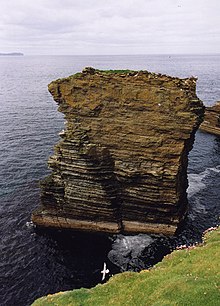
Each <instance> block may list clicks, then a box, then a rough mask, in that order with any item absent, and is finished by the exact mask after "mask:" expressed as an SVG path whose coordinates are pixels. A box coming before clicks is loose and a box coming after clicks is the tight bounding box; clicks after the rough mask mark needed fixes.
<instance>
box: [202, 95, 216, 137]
mask: <svg viewBox="0 0 220 306" xmlns="http://www.w3.org/2000/svg"><path fill="white" fill-rule="evenodd" d="M200 130H202V131H204V132H207V133H211V134H214V135H217V136H220V101H219V102H216V104H215V105H213V106H211V107H206V109H205V118H204V121H203V123H202V124H201V125H200Z"/></svg>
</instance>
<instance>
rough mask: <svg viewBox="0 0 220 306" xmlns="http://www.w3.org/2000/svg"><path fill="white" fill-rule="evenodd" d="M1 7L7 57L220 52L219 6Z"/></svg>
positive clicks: (58, 0)
mask: <svg viewBox="0 0 220 306" xmlns="http://www.w3.org/2000/svg"><path fill="white" fill-rule="evenodd" d="M1 2H3V3H1ZM0 5H1V11H0V45H1V48H2V50H0V51H1V52H3V51H5V52H7V51H14V50H15V49H16V50H18V49H19V51H22V50H23V51H24V52H28V53H32V54H51V53H52V54H54V53H55V54H77V53H78V54H102V53H103V54H106V53H108V54H111V53H113V54H117V53H118V54H122V53H126V54H128V53H130V52H131V51H132V53H184V52H187V53H190V52H198V53H201V52H216V53H217V52H220V19H219V16H218V12H219V10H220V1H219V0H194V1H191V0H120V1H118V0H108V1H103V0H84V1H78V0H63V1H62V0H35V1H31V0H0Z"/></svg>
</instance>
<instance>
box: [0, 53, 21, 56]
mask: <svg viewBox="0 0 220 306" xmlns="http://www.w3.org/2000/svg"><path fill="white" fill-rule="evenodd" d="M0 56H24V54H23V53H21V52H11V53H0Z"/></svg>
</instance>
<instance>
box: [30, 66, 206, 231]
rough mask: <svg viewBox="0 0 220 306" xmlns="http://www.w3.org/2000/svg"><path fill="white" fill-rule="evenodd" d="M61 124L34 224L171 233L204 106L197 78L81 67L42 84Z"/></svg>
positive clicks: (183, 206) (180, 213)
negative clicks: (63, 124)
mask: <svg viewBox="0 0 220 306" xmlns="http://www.w3.org/2000/svg"><path fill="white" fill-rule="evenodd" d="M49 91H50V93H51V94H52V96H53V98H54V100H55V101H56V102H57V103H58V105H59V111H60V112H62V113H64V115H65V119H66V127H65V130H64V131H63V132H62V133H61V134H60V136H61V140H60V142H59V143H58V144H57V145H56V146H55V153H54V155H53V156H51V157H50V158H49V162H48V164H49V168H50V169H51V170H52V173H51V175H50V176H49V177H47V178H46V179H45V180H44V181H42V182H41V188H42V195H41V204H42V205H41V207H39V209H38V210H37V211H35V212H34V213H33V215H32V220H33V222H34V223H35V224H36V225H38V226H43V227H55V228H70V229H74V230H80V231H81V230H82V231H94V232H105V233H119V232H122V233H156V234H165V235H173V234H174V233H175V231H176V229H177V226H178V224H179V223H180V221H181V220H182V219H183V218H184V216H185V213H186V211H187V206H188V205H187V193H186V189H187V187H188V181H187V164H188V153H189V151H190V150H191V149H192V146H193V142H194V135H195V132H196V130H197V129H198V127H199V124H200V123H201V122H202V120H203V115H204V106H203V104H202V102H201V101H200V100H199V99H198V97H197V96H196V79H195V78H193V77H191V78H186V79H179V78H175V77H170V76H166V75H161V74H155V73H150V72H148V71H130V70H123V71H119V70H116V71H113V70H109V71H100V70H96V69H94V68H91V67H87V68H85V69H84V70H83V71H82V72H81V73H77V74H75V75H73V76H70V77H68V78H64V79H59V80H56V81H54V82H52V83H51V84H49Z"/></svg>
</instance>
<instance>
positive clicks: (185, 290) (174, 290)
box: [32, 229, 220, 306]
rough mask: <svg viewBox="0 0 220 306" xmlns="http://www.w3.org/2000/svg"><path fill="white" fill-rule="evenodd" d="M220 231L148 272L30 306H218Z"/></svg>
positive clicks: (123, 275) (120, 276)
mask: <svg viewBox="0 0 220 306" xmlns="http://www.w3.org/2000/svg"><path fill="white" fill-rule="evenodd" d="M219 251H220V229H216V230H214V231H210V232H208V233H207V234H206V235H205V238H204V244H202V245H200V246H197V247H191V248H188V249H182V250H176V251H174V252H173V253H171V254H169V255H167V256H166V257H165V258H164V260H163V261H162V262H160V263H158V264H157V265H156V266H155V267H154V268H152V269H150V270H143V271H141V272H140V273H135V272H125V273H121V274H117V275H115V276H113V277H112V278H111V279H110V280H109V281H108V282H107V283H106V284H103V285H101V284H99V285H97V286H96V287H94V288H92V289H78V290H73V291H67V292H60V293H57V294H54V295H48V296H47V297H43V298H40V299H38V300H37V301H35V302H34V304H32V305H33V306H52V305H54V306H55V305H56V306H60V305H65V306H66V305H69V306H79V305H80V306H83V305H89V306H90V305H91V306H93V305H94V306H107V305H114V306H119V305H120V306H130V305H131V306H142V305H146V306H151V305H153V306H165V305H166V306H174V305H178V306H181V305H184V306H191V305H195V306H203V305H205V306H217V305H220V264H219V262H220V259H219V258H220V256H219V255H220V252H219Z"/></svg>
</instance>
